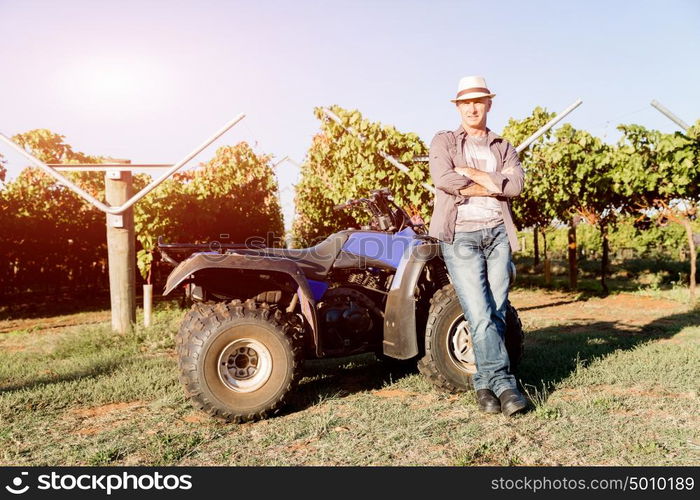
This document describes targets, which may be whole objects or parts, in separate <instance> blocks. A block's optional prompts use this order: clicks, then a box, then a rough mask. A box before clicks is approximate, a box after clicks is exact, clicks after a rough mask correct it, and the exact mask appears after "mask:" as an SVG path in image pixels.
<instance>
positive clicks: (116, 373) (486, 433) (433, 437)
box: [0, 289, 700, 466]
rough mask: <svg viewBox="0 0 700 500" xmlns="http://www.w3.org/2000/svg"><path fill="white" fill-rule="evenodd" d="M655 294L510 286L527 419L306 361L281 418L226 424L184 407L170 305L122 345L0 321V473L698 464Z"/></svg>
mask: <svg viewBox="0 0 700 500" xmlns="http://www.w3.org/2000/svg"><path fill="white" fill-rule="evenodd" d="M669 297H671V294H669ZM669 297H664V296H663V293H661V292H658V291H655V292H654V294H652V295H649V294H644V293H634V294H616V295H615V294H613V295H610V296H608V297H606V298H600V297H596V296H590V295H585V294H575V293H567V292H562V291H543V290H539V289H516V290H515V291H514V292H513V294H512V301H513V303H514V304H515V306H516V307H517V308H518V309H519V310H520V314H521V317H522V320H523V324H524V327H525V330H526V352H525V358H524V361H523V363H522V366H521V368H520V370H519V372H518V376H519V378H520V381H521V383H522V384H523V386H524V387H525V389H526V390H527V392H528V394H529V396H530V398H531V400H532V402H533V409H532V411H530V412H529V413H527V414H525V415H523V416H520V417H516V418H513V419H506V418H505V417H503V416H500V415H496V416H493V415H484V414H481V413H479V412H478V411H477V409H476V405H475V401H474V398H473V396H472V394H461V395H450V394H446V393H442V392H440V391H438V390H436V389H434V388H433V387H432V386H431V385H430V384H429V383H428V382H427V381H426V380H425V379H424V378H423V377H422V376H421V375H420V374H418V373H413V372H411V373H405V372H397V371H392V370H391V369H389V368H387V367H386V366H385V365H384V364H382V363H379V362H377V361H376V360H375V358H374V357H373V356H371V355H368V356H359V357H354V358H345V359H342V360H326V361H315V362H309V363H307V365H306V367H305V373H304V375H305V377H304V379H303V380H302V383H301V385H300V388H299V389H298V391H297V392H296V393H295V395H294V397H293V398H292V401H291V403H290V404H289V405H288V406H287V408H286V409H285V410H284V411H283V413H282V414H280V415H278V416H275V417H273V418H270V419H268V420H264V421H259V422H253V423H247V424H242V425H235V424H228V423H224V422H220V421H216V420H213V419H210V418H209V417H208V416H206V415H204V414H202V413H200V412H198V411H196V410H194V409H193V408H192V407H191V406H190V405H189V403H188V402H187V401H186V400H185V399H184V397H183V393H182V390H181V388H180V385H179V382H178V381H177V369H176V361H175V358H174V349H173V333H174V332H175V331H176V329H177V326H178V323H179V321H180V318H181V317H182V315H183V314H184V312H183V311H182V310H180V309H179V308H177V306H176V305H174V304H170V303H162V304H159V306H158V308H157V314H156V318H155V326H153V327H152V328H150V329H148V330H145V329H143V328H137V329H136V331H135V332H134V333H132V334H130V335H127V336H119V335H115V334H112V333H111V332H110V329H109V323H108V313H107V312H105V311H94V310H92V311H89V312H83V313H75V314H71V315H65V316H58V317H51V318H37V317H34V318H31V319H24V320H22V319H9V318H5V319H3V320H1V321H0V332H3V333H0V463H1V464H2V465H52V466H53V465H112V464H113V465H335V464H340V465H558V464H561V465H595V464H605V465H699V464H700V416H699V415H698V413H699V412H698V410H699V409H700V399H699V392H700V391H699V385H700V384H699V383H698V367H699V366H700V311H699V310H697V309H695V310H691V309H689V308H688V307H687V306H686V305H684V304H683V303H682V302H677V301H674V300H670V298H669ZM671 298H672V297H671Z"/></svg>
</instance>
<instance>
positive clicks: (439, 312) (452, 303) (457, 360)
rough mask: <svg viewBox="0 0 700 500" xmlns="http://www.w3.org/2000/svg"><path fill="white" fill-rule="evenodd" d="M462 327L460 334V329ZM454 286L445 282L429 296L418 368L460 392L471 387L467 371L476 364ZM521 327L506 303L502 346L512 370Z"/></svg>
mask: <svg viewBox="0 0 700 500" xmlns="http://www.w3.org/2000/svg"><path fill="white" fill-rule="evenodd" d="M461 328H465V329H466V330H463V331H462V332H461V334H460V329H461ZM468 328H469V325H468V323H467V322H466V320H465V319H464V312H463V311H462V306H461V305H460V303H459V299H458V298H457V293H456V292H455V290H454V287H453V286H452V285H451V284H450V285H446V286H444V287H443V288H441V289H440V290H438V291H437V293H436V294H435V295H434V296H433V297H432V299H431V300H430V311H429V313H428V321H427V324H426V328H425V355H424V356H423V358H421V360H420V361H419V362H418V369H419V370H420V372H421V373H422V374H423V375H425V376H426V377H427V378H428V379H429V380H430V381H431V382H432V383H433V384H435V385H436V386H438V387H440V388H441V389H444V390H447V391H449V392H463V391H466V390H468V389H469V388H471V387H472V380H471V375H472V374H473V373H476V364H475V362H474V361H473V357H472V358H469V356H473V354H471V351H470V349H469V348H470V347H471V334H469V335H466V333H467V332H468ZM523 339H524V335H523V329H522V323H521V322H520V318H519V317H518V312H517V311H516V310H515V308H514V307H513V306H512V305H511V304H510V302H509V303H508V309H507V311H506V338H505V343H506V350H507V351H508V356H509V358H510V367H511V370H514V369H515V368H516V367H517V365H518V363H519V362H520V359H521V358H522V354H523Z"/></svg>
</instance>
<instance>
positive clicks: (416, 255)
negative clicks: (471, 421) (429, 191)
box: [159, 189, 523, 422]
mask: <svg viewBox="0 0 700 500" xmlns="http://www.w3.org/2000/svg"><path fill="white" fill-rule="evenodd" d="M357 208H362V209H364V210H366V211H368V212H369V214H370V216H371V224H370V225H369V226H364V227H362V228H360V229H348V230H344V231H340V232H337V233H335V234H332V235H331V236H329V237H328V238H326V239H325V240H323V241H322V242H320V243H319V244H317V245H315V246H313V247H310V248H303V249H284V248H255V247H251V246H245V245H219V246H217V247H215V248H214V250H212V247H211V246H210V245H193V244H177V243H175V244H168V243H164V242H162V241H159V249H160V252H161V254H162V256H163V259H164V260H166V261H168V262H170V263H171V264H173V265H176V267H175V269H174V270H173V271H172V272H171V274H170V275H169V277H168V280H167V284H166V288H165V292H164V295H168V294H170V293H172V292H173V291H174V290H176V289H179V288H184V291H185V295H186V297H187V298H188V299H189V300H190V301H192V302H193V303H194V305H193V306H192V309H191V310H190V311H189V312H188V313H187V315H186V316H185V318H184V320H183V321H182V324H181V327H180V330H179V332H178V334H177V337H176V346H177V356H178V362H179V370H180V380H181V382H182V384H183V385H184V388H185V392H186V393H187V395H188V397H189V398H190V399H191V400H192V402H193V403H194V405H195V406H197V407H198V408H200V409H202V410H204V411H206V412H207V413H209V414H210V415H212V416H215V417H220V418H223V419H226V420H229V421H235V422H242V421H247V420H252V419H257V418H262V417H265V416H268V415H270V414H271V413H274V412H275V411H277V410H278V409H279V408H281V407H282V406H283V405H284V403H285V400H286V398H287V397H288V396H289V395H290V392H291V391H292V390H293V388H294V386H295V384H296V382H297V381H298V379H299V377H300V369H301V366H302V362H303V361H304V360H307V359H318V358H331V357H344V356H349V355H354V354H359V353H367V352H373V353H375V354H376V355H377V356H378V357H380V358H384V359H387V360H413V361H417V363H418V368H419V370H420V372H421V373H423V374H424V375H425V376H427V377H428V378H429V379H430V380H431V381H432V382H433V383H435V384H436V385H437V386H439V387H441V388H443V389H446V390H448V391H452V392H457V391H464V390H466V389H468V388H469V387H470V386H471V380H470V376H471V374H473V373H475V371H476V365H475V360H474V353H473V350H472V345H471V336H470V333H469V324H468V322H467V321H466V320H465V318H464V316H463V313H462V308H461V307H460V304H459V301H458V299H457V295H456V294H455V291H454V288H453V287H452V285H451V283H450V279H449V276H448V274H447V271H446V268H445V264H444V262H443V260H442V256H441V253H440V246H439V244H438V242H437V240H435V239H433V238H431V237H430V236H428V235H427V231H426V228H425V226H424V225H423V224H422V223H417V222H415V221H413V220H411V218H409V216H408V214H407V213H406V212H405V211H404V210H403V209H402V208H401V207H399V206H397V205H396V203H394V201H393V198H392V197H391V193H390V192H389V190H388V189H381V190H376V191H373V192H372V193H371V196H369V197H368V198H362V199H356V200H350V201H348V202H347V203H344V204H342V205H338V206H336V207H335V209H337V210H344V209H357ZM193 252H194V253H193ZM183 254H184V255H189V256H188V257H186V258H185V259H184V260H182V262H178V261H179V259H178V256H182V255H183ZM510 274H511V283H512V281H513V280H514V279H515V266H513V265H512V263H511V273H510ZM506 320H507V321H506V323H507V332H506V339H505V340H506V347H507V349H508V353H509V355H510V359H511V364H512V365H513V366H515V365H517V363H518V361H519V360H520V358H521V356H522V350H523V332H522V328H521V323H520V319H519V318H518V314H517V312H516V310H515V309H514V308H513V307H512V306H511V305H510V304H508V309H507V317H506Z"/></svg>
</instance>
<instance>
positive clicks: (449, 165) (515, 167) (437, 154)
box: [430, 125, 524, 252]
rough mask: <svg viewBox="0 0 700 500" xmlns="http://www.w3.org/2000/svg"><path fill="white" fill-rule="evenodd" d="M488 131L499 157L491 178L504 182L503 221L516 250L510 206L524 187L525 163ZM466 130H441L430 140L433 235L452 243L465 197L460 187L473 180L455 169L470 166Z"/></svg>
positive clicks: (499, 184)
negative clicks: (460, 206)
mask: <svg viewBox="0 0 700 500" xmlns="http://www.w3.org/2000/svg"><path fill="white" fill-rule="evenodd" d="M486 130H487V132H488V143H489V148H490V149H491V152H492V153H493V154H494V156H495V157H496V162H497V164H496V171H495V172H492V173H490V174H489V175H490V176H491V179H492V180H493V181H494V183H495V184H496V185H497V186H501V193H500V194H501V196H498V197H497V198H498V200H500V202H501V208H502V210H503V223H504V224H505V226H506V232H507V233H508V240H509V241H510V247H511V249H512V250H513V251H514V252H517V251H518V250H520V245H519V244H518V238H517V235H516V229H515V224H514V223H513V214H512V212H511V210H510V198H513V197H514V196H518V195H519V194H520V193H521V192H522V190H523V184H524V174H523V167H522V165H520V159H519V158H518V153H517V152H516V151H515V148H514V147H513V146H512V145H511V144H510V143H509V142H508V141H506V140H505V139H504V138H502V137H500V136H499V135H497V134H494V133H493V132H492V131H491V130H489V129H486ZM466 138H467V132H466V131H465V130H464V128H462V126H461V125H460V127H459V128H458V129H457V130H454V131H449V130H447V131H444V132H438V133H437V134H436V135H435V137H434V138H433V142H431V143H430V175H431V177H432V178H433V184H435V188H436V193H435V206H434V208H433V216H432V218H431V220H430V236H433V237H435V238H437V239H439V240H441V241H445V242H447V243H452V241H453V240H454V233H455V225H456V222H457V205H459V204H460V203H462V202H463V201H464V200H465V199H466V197H465V196H462V195H461V194H460V193H459V191H460V190H461V189H464V188H465V187H467V186H468V185H470V184H472V182H473V181H472V180H470V179H469V178H467V177H464V176H463V175H460V174H458V173H457V172H455V170H454V169H455V168H457V167H467V166H468V165H467V161H466V159H465V158H464V141H465V140H466Z"/></svg>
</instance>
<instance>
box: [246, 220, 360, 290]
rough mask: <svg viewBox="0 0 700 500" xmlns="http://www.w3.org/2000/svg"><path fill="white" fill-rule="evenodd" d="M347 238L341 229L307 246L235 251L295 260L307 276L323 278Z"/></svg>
mask: <svg viewBox="0 0 700 500" xmlns="http://www.w3.org/2000/svg"><path fill="white" fill-rule="evenodd" d="M347 239H348V233H346V232H345V231H341V232H339V233H335V234H332V235H330V236H329V237H328V238H326V239H325V240H323V241H322V242H321V243H319V244H318V245H316V246H313V247H309V248H299V249H296V248H261V249H259V250H258V249H254V248H251V249H245V250H236V253H245V254H253V255H265V256H270V257H273V256H274V257H285V258H287V259H290V260H293V261H294V262H296V263H297V264H298V265H299V267H300V268H301V270H302V271H303V272H304V275H305V276H306V277H307V278H311V279H314V280H324V279H326V275H327V274H328V271H329V270H330V268H331V267H332V266H333V263H334V262H335V259H336V257H337V256H338V253H340V250H341V249H342V248H343V245H344V244H345V241H346V240H347Z"/></svg>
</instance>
